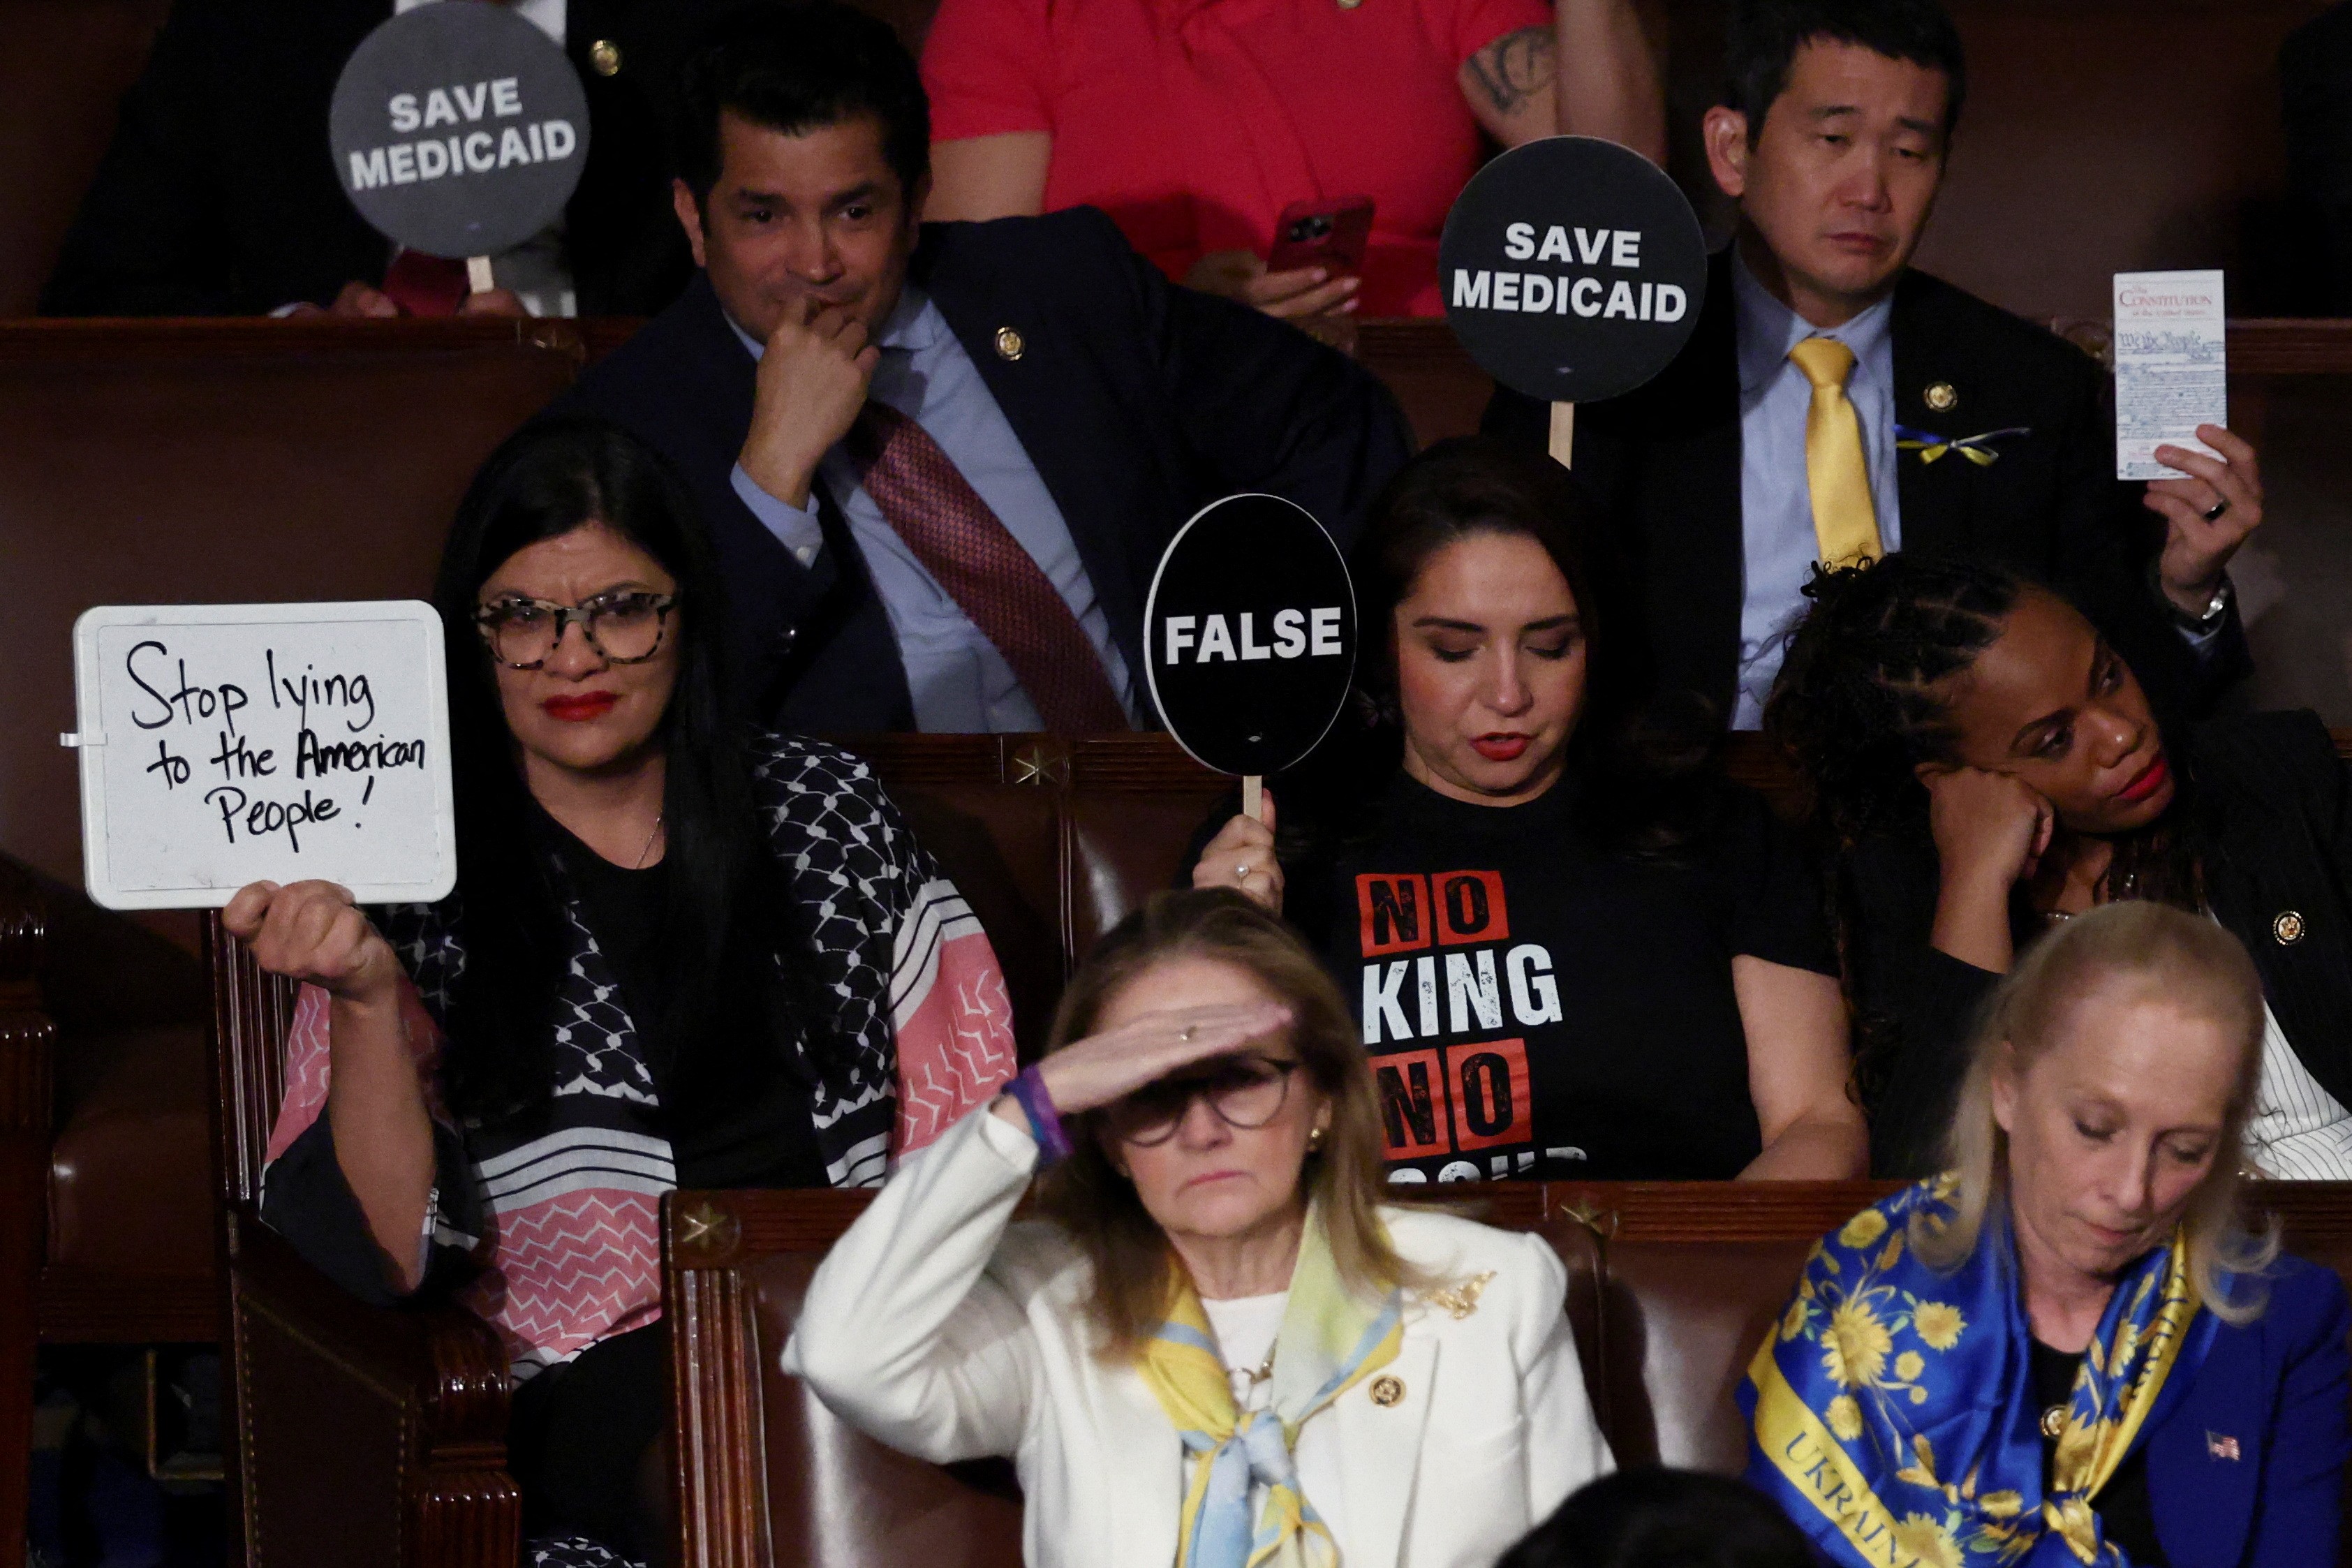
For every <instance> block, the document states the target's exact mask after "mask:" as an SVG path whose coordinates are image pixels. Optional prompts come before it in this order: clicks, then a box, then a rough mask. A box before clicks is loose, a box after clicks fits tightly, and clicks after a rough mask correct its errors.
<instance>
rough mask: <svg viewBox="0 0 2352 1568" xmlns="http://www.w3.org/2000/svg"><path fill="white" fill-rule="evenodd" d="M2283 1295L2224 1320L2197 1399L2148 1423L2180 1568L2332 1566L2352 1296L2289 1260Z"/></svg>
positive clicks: (2157, 1501)
mask: <svg viewBox="0 0 2352 1568" xmlns="http://www.w3.org/2000/svg"><path fill="white" fill-rule="evenodd" d="M2268 1283H2269V1286H2270V1305H2269V1306H2268V1307H2267V1308H2265V1309H2264V1310H2263V1315H2262V1316H2261V1317H2259V1318H2257V1319H2255V1320H2254V1321H2252V1323H2250V1324H2248V1325H2247V1326H2246V1327H2244V1328H2242V1329H2239V1328H2231V1326H2230V1325H2229V1324H2227V1323H2223V1324H2221V1325H2220V1329H2219V1331H2218V1332H2217V1333H2216V1334H2215V1335H2214V1337H2213V1344H2212V1348H2211V1350H2210V1352H2207V1354H2206V1357H2205V1364H2204V1365H2203V1366H2201V1367H2200V1368H2199V1369H2198V1372H2197V1378H2196V1381H2195V1382H2193V1383H2191V1384H2189V1389H2188V1392H2187V1394H2186V1396H2185V1397H2183V1398H2182V1399H2181V1400H2180V1401H2179V1403H2177V1404H2175V1405H2172V1406H2171V1407H2170V1409H2169V1410H2168V1411H2167V1412H2166V1414H2165V1416H2164V1418H2163V1419H2162V1420H2161V1421H2159V1422H2158V1423H2157V1424H2156V1425H2155V1426H2153V1427H2151V1428H2150V1429H2149V1431H2148V1435H2147V1490H2148V1499H2149V1501H2150V1502H2151V1504H2152V1505H2153V1507H2154V1510H2155V1514H2156V1538H2157V1542H2158V1544H2159V1545H2161V1546H2162V1547H2163V1548H2164V1555H2165V1560H2166V1562H2167V1563H2169V1564H2170V1568H2328V1565H2329V1564H2331V1563H2334V1562H2335V1561H2336V1530H2337V1526H2338V1523H2339V1516H2340V1514H2341V1511H2342V1508H2343V1500H2344V1465H2345V1461H2346V1459H2347V1458H2352V1432H2347V1422H2352V1405H2347V1400H2352V1359H2347V1352H2346V1349H2345V1339H2346V1336H2347V1334H2352V1302H2347V1300H2346V1297H2345V1292H2344V1283H2343V1281H2342V1280H2341V1279H2337V1278H2336V1274H2335V1273H2334V1271H2333V1270H2330V1269H2327V1268H2321V1267H2319V1266H2318V1265H2316V1264H2311V1263H2306V1262H2304V1261H2303V1260H2302V1259H2300V1258H2286V1259H2283V1260H2282V1261H2281V1262H2280V1264H2279V1265H2278V1267H2277V1268H2276V1269H2275V1270H2274V1271H2273V1274H2272V1276H2271V1277H2270V1279H2269V1280H2268Z"/></svg>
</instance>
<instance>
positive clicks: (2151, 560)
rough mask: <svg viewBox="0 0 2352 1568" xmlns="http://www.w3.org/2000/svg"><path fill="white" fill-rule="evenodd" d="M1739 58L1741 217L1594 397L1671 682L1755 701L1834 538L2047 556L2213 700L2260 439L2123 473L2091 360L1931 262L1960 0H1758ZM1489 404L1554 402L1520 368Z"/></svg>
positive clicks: (1491, 420) (2199, 698)
mask: <svg viewBox="0 0 2352 1568" xmlns="http://www.w3.org/2000/svg"><path fill="white" fill-rule="evenodd" d="M1727 64H1728V68H1729V69H1728V76H1729V79H1730V86H1729V89H1728V91H1727V94H1726V98H1727V102H1725V103H1724V104H1722V105H1720V106H1718V107H1717V108H1715V109H1713V110H1709V111H1708V114H1707V116H1706V148H1707V155H1708V161H1709V163H1710V166H1711V168H1712V172H1713V174H1714V175H1715V178H1716V181H1717V184H1720V185H1721V186H1722V187H1723V189H1724V190H1725V192H1726V193H1727V194H1728V195H1731V196H1732V197H1733V198H1734V199H1735V200H1737V201H1738V204H1739V212H1740V221H1739V227H1738V237H1737V238H1736V239H1735V241H1734V243H1733V244H1732V246H1731V247H1729V248H1728V249H1727V251H1725V252H1724V253H1723V254H1722V255H1720V256H1718V257H1717V258H1716V260H1715V263H1714V266H1713V269H1712V271H1711V273H1710V275H1709V278H1708V288H1707V298H1706V306H1705V309H1704V310H1703V311H1702V312H1701V316H1700V320H1699V321H1698V323H1697V326H1696V329H1695V331H1694V332H1693V335H1692V338H1691V341H1690V342H1689V344H1688V345H1687V346H1686V347H1685V350H1684V352H1683V353H1682V354H1681V355H1680V356H1679V357H1678V358H1677V359H1676V360H1675V363H1674V364H1673V365H1672V366H1671V367H1670V368H1669V369H1668V370H1667V371H1666V372H1665V374H1663V375H1661V376H1660V377H1659V378H1658V379H1657V380H1656V381H1654V382H1653V383H1651V384H1649V385H1648V386H1646V387H1644V388H1643V389H1642V390H1640V391H1639V392H1636V393H1634V394H1633V395H1629V396H1626V397H1623V398H1620V399H1616V400H1614V401H1613V402H1611V403H1606V404H1597V405H1591V406H1589V407H1586V408H1583V409H1580V410H1579V411H1578V421H1577V427H1576V448H1575V468H1576V471H1577V473H1578V474H1579V476H1580V478H1582V479H1585V480H1586V482H1587V483H1589V484H1591V486H1593V487H1594V489H1595V493H1596V494H1597V495H1599V496H1601V498H1603V500H1605V502H1606V503H1607V510H1608V513H1609V515H1611V516H1612V517H1613V518H1615V519H1617V520H1618V523H1619V526H1620V527H1621V528H1622V530H1623V534H1622V539H1621V542H1622V545H1623V547H1624V553H1625V556H1626V557H1627V567H1628V571H1629V575H1630V578H1631V582H1630V583H1629V591H1630V592H1633V594H1634V595H1636V596H1637V597H1638V599H1639V600H1640V603H1641V610H1642V614H1643V619H1644V620H1645V622H1646V630H1647V637H1646V641H1647V644H1648V653H1649V658H1650V661H1651V665H1652V670H1651V676H1652V679H1654V682H1655V684H1656V687H1657V689H1659V690H1660V691H1661V692H1662V693H1665V694H1669V695H1674V696H1681V695H1686V694H1696V695H1697V696H1699V697H1701V698H1704V699H1705V700H1706V705H1707V709H1708V710H1709V711H1710V712H1711V713H1712V715H1713V716H1715V717H1716V718H1717V720H1722V719H1728V720H1729V721H1731V722H1732V723H1733V724H1734V725H1735V726H1736V727H1738V728H1744V729H1752V728H1754V727H1756V725H1757V724H1758V722H1759V720H1760V717H1761V713H1762V709H1763V703H1764V700H1765V698H1766V696H1767V695H1768V694H1769V691H1770V689H1771V682H1772V679H1773V677H1774V675H1775V674H1777V672H1778V671H1779V668H1780V652H1781V648H1782V646H1783V643H1784V639H1785V635H1786V633H1787V630H1788V628H1789V627H1790V625H1791V624H1792V623H1793V622H1794V621H1795V620H1796V619H1797V618H1798V617H1799V616H1801V614H1802V612H1803V609H1804V605H1805V601H1804V600H1803V598H1802V595H1801V590H1802V587H1803V584H1804V583H1805V581H1806V579H1807V577H1808V576H1809V575H1810V574H1811V568H1812V565H1813V563H1815V562H1816V561H1820V560H1832V561H1845V562H1851V561H1853V560H1856V559H1862V558H1864V557H1874V556H1875V555H1877V554H1881V553H1884V552H1885V551H1889V550H1894V549H1897V548H1905V549H1913V550H1933V551H1945V552H1963V553H1969V554H1975V555H1980V556H1984V557H1988V558H1990V559H1993V560H1997V561H1999V562H2000V563H2004V564H2006V565H2009V566H2011V567H2012V568H2015V569H2018V570H2021V571H2023V572H2026V573H2028V574H2032V575H2034V576H2037V577H2040V578H2042V579H2043V580H2045V581H2048V582H2051V583H2053V584H2056V585H2058V586H2059V587H2061V588H2063V589H2064V590H2065V591H2067V592H2068V593H2070V594H2071V595H2074V597H2076V598H2077V599H2078V600H2080V601H2081V602H2082V604H2083V605H2084V609H2085V610H2086V611H2087V612H2089V613H2090V614H2091V616H2093V618H2094V619H2095V621H2096V622H2098V624H2099V625H2100V626H2102V627H2103V628H2104V629H2105V631H2106V632H2107V634H2108V635H2109V637H2111V638H2112V639H2113V640H2114V641H2115V642H2116V645H2117V646H2118V647H2119V648H2121V649H2122V651H2123V652H2124V653H2125V655H2126V658H2129V659H2130V660H2131V661H2132V663H2133V664H2134V665H2135V667H2136V668H2137V669H2138V670H2139V671H2140V673H2141V676H2142V679H2144V680H2145V681H2147V683H2148V684H2149V685H2150V686H2151V687H2152V688H2153V689H2155V690H2156V691H2158V693H2159V694H2162V695H2164V696H2165V697H2167V698H2168V699H2170V700H2174V701H2176V702H2179V703H2182V704H2186V705H2189V706H2192V707H2193V706H2198V705H2201V704H2202V703H2204V702H2206V701H2208V700H2210V697H2211V695H2212V694H2213V693H2214V692H2215V691H2216V690H2217V689H2219V688H2220V687H2221V685H2224V684H2226V683H2227V681H2228V680H2229V679H2233V678H2234V677H2235V676H2236V675H2237V674H2239V673H2240V672H2242V669H2243V668H2244V667H2245V663H2246V655H2245V651H2244V643H2243V637H2242V631H2241V628H2240V626H2239V625H2238V623H2237V619H2236V615H2235V611H2234V608H2233V607H2232V605H2231V595H2230V593H2229V589H2228V579H2227V577H2226V575H2225V574H2224V569H2225V568H2226V566H2227V564H2228V563H2229V559H2230V556H2231V553H2232V552H2235V550H2236V549H2237V547H2238V546H2239V544H2240V543H2241V542H2243V540H2244V539H2245V537H2246V535H2247V534H2248V533H2250V532H2251V531H2252V530H2253V528H2254V527H2255V526H2256V525H2257V524H2259V523H2260V521H2262V488H2261V479H2260V475H2259V471H2258V469H2257V467H2256V463H2255V460H2254V454H2253V451H2252V448H2251V447H2248V446H2247V445H2246V444H2245V443H2244V442H2243V441H2241V440H2239V439H2238V438H2237V437H2234V436H2232V435H2231V434H2230V433H2229V432H2227V431H2225V430H2221V429H2219V428H2218V427H2214V426H2206V427H2205V428H2204V429H2203V430H2202V431H2201V432H2200V438H2201V439H2203V440H2204V441H2205V442H2206V443H2207V444H2209V445H2210V446H2211V447H2213V448H2214V449H2215V450H2216V451H2218V452H2220V453H2221V455H2222V460H2217V459H2216V458H2210V457H2206V456H2203V455H2200V454H2197V453H2193V452H2189V451H2186V450H2183V449H2181V448H2178V447H2164V448H2160V449H2159V452H2158V457H2159V458H2160V459H2161V460H2163V461H2165V462H2166V463H2167V464H2168V465H2169V466H2171V467H2173V468H2178V469H2179V470H2181V472H2182V474H2183V476H2184V477H2183V478H2181V479H2169V480H2166V481H2164V482H2162V483H2159V484H2154V485H2149V486H2147V487H2146V489H2145V491H2144V492H2143V490H2142V488H2141V487H2139V486H2137V485H2134V486H2128V487H2126V486H2123V485H2119V484H2118V483H2117V482H2116V479H2115V477H2114V476H2115V438H2114V426H2113V420H2112V416H2111V415H2110V413H2109V411H2108V409H2107V406H2106V401H2105V378H2104V377H2103V376H2102V374H2101V373H2100V370H2099V367H2098V365H2097V364H2096V363H2094V362H2093V361H2092V360H2091V359H2090V358H2089V357H2087V356H2086V355H2084V354H2083V353H2080V352H2079V351H2078V350H2076V349H2075V348H2074V347H2073V346H2072V345H2070V344H2068V343H2066V342H2063V341H2062V340H2061V339H2059V338H2057V337H2055V336H2053V334H2051V333H2050V332H2048V331H2044V330H2042V328H2040V327H2037V326H2034V325H2032V323H2030V322H2027V321H2022V320H2021V319H2020V318H2018V317H2015V316H2012V315H2010V314H2009V313H2007V312H2006V311H2003V310H1997V309H1995V308H1994V307H1992V306H1990V305H1988V304H1986V303H1984V302H1983V301H1982V300H1977V299H1974V298H1972V297H1970V296H1969V295H1968V294H1965V293H1963V292H1961V291H1960V290H1959V289H1955V288H1953V287H1952V286H1951V285H1949V284H1947V283H1944V282H1941V281H1939V280H1937V279H1934V278H1931V277H1929V276H1927V274H1926V273H1923V272H1918V271H1916V270H1913V269H1912V268H1910V266H1909V262H1910V258H1911V257H1912V254H1913V253H1914V252H1915V251H1916V248H1917V247H1918V243H1919V240H1920V237H1921V236H1922V234H1923V233H1924V231H1925V229H1926V226H1927V217H1928V215H1929V213H1930V211H1931V210H1932V209H1933V207H1934V205H1935V198H1936V195H1937V188H1938V186H1939V185H1940V184H1941V181H1942V178H1943V172H1944V162H1945V153H1946V150H1947V148H1948V144H1949V141H1950V136H1951V132H1952V128H1953V126H1954V124H1955V123H1956V121H1958V115H1959V110H1960V105H1961V100H1962V99H1963V97H1964V95H1965V89H1966V67H1965V62H1964V60H1963V58H1962V55H1961V50H1960V43H1959V37H1958V33H1957V31H1956V30H1955V29H1954V28H1953V26H1952V23H1951V20H1950V18H1949V17H1948V16H1947V15H1946V13H1945V12H1944V10H1943V8H1942V6H1941V5H1940V4H1938V3H1937V0H1742V3H1741V4H1740V5H1738V6H1737V7H1736V9H1735V12H1734V16H1733V21H1732V26H1731V34H1730V45H1729V58H1728V61H1727ZM2018 243H2020V244H2031V243H2032V237H2031V236H2027V235H2021V236H2019V237H2018ZM1487 422H1488V426H1489V427H1490V428H1494V429H1497V430H1500V431H1503V432H1506V433H1509V434H1513V435H1515V436H1517V437H1520V438H1524V439H1527V440H1529V441H1532V442H1540V441H1542V440H1543V439H1544V438H1545V433H1546V431H1547V429H1548V416H1547V410H1546V409H1545V408H1544V407H1543V406H1542V405H1539V404H1537V403H1534V402H1532V401H1531V400H1529V399H1527V398H1524V397H1520V396H1518V395H1517V394H1514V393H1509V392H1505V393H1503V394H1501V395H1498V396H1497V398H1496V403H1495V405H1494V406H1493V407H1492V408H1490V410H1489V412H1488V416H1487ZM2143 499H2144V504H2145V508H2146V510H2142V509H2141V506H2140V505H2139V504H2136V503H2140V502H2142V501H2143ZM2149 512H2153V513H2155V514H2156V516H2155V517H2154V518H2151V517H2150V516H2149V515H2148V513H2149ZM2158 519H2160V520H2161V522H2160V523H2159V522H2158ZM1636 584H1638V586H1636Z"/></svg>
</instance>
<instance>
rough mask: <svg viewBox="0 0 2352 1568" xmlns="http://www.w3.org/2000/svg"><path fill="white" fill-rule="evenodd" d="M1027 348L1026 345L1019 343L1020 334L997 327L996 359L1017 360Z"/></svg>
mask: <svg viewBox="0 0 2352 1568" xmlns="http://www.w3.org/2000/svg"><path fill="white" fill-rule="evenodd" d="M1027 347H1028V345H1027V344H1026V343H1024V342H1022V341H1021V334H1020V333H1019V332H1016V331H1013V329H1012V328H1011V327H999V328H997V329H996V357H997V358H999V359H1003V360H1015V359H1019V358H1020V357H1021V355H1022V354H1023V353H1024V352H1025V351H1026V349H1027Z"/></svg>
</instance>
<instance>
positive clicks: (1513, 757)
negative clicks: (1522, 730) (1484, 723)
mask: <svg viewBox="0 0 2352 1568" xmlns="http://www.w3.org/2000/svg"><path fill="white" fill-rule="evenodd" d="M1470 749H1471V750H1472V751H1474V752H1477V753H1478V754H1479V755H1480V756H1482V757H1484V758H1486V760H1487V761H1488V762H1490V763H1515V762H1517V761H1518V760H1519V758H1520V757H1522V756H1524V755H1526V754H1527V750H1528V737H1527V736H1525V735H1481V736H1479V737H1478V738H1477V739H1476V740H1475V741H1473V742H1470Z"/></svg>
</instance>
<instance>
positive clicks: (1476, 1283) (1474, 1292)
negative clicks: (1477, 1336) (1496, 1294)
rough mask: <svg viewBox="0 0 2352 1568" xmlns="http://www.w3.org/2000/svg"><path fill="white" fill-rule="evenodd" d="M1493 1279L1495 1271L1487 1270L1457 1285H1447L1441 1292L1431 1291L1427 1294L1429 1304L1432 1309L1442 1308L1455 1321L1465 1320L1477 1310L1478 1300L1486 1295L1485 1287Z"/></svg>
mask: <svg viewBox="0 0 2352 1568" xmlns="http://www.w3.org/2000/svg"><path fill="white" fill-rule="evenodd" d="M1494 1278H1495V1271H1494V1270H1493V1269H1491V1268H1489V1269H1488V1270H1486V1272H1485V1273H1484V1274H1481V1275H1478V1276H1476V1277H1475V1278H1473V1279H1465V1280H1464V1281H1462V1283H1461V1284H1459V1285H1449V1286H1447V1287H1446V1288H1445V1289H1443V1290H1432V1291H1431V1292H1430V1293H1429V1303H1430V1305H1432V1306H1433V1307H1443V1308H1444V1309H1445V1310H1446V1311H1447V1312H1448V1313H1449V1314H1451V1315H1452V1316H1453V1317H1454V1318H1455V1319H1456V1320H1460V1319H1463V1318H1466V1317H1468V1316H1469V1315H1470V1314H1471V1313H1473V1312H1475V1311H1476V1310H1478V1298H1479V1297H1480V1296H1482V1295H1484V1294H1486V1286H1487V1284H1488V1283H1489V1282H1490V1281H1491V1280H1492V1279H1494Z"/></svg>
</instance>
